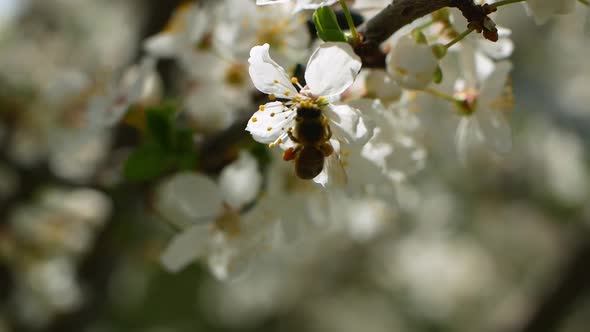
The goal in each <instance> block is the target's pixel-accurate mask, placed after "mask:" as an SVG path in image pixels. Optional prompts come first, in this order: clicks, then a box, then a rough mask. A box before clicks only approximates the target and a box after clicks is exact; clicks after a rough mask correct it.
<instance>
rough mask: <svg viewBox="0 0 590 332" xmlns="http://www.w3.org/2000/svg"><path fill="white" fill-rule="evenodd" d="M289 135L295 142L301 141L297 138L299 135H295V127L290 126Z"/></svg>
mask: <svg viewBox="0 0 590 332" xmlns="http://www.w3.org/2000/svg"><path fill="white" fill-rule="evenodd" d="M287 135H289V138H290V139H291V140H292V141H293V142H295V143H301V141H299V139H297V137H295V135H293V128H289V130H288V131H287Z"/></svg>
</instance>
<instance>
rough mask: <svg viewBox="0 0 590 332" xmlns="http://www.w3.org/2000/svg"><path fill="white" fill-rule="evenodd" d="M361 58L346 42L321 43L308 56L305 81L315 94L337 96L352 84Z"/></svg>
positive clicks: (359, 67)
mask: <svg viewBox="0 0 590 332" xmlns="http://www.w3.org/2000/svg"><path fill="white" fill-rule="evenodd" d="M360 70H361V59H360V58H359V57H358V56H357V55H356V54H355V53H354V51H353V49H352V47H351V46H350V45H348V44H347V43H331V42H330V43H325V44H322V45H321V46H320V47H319V48H318V49H317V50H316V51H315V52H314V53H313V54H312V56H311V57H310V58H309V62H308V63H307V68H306V70H305V82H306V83H307V86H308V87H309V90H310V92H311V93H312V94H313V95H315V96H327V97H329V96H337V95H339V94H341V93H342V92H344V90H346V89H348V87H349V86H351V85H352V83H353V82H354V79H355V78H356V75H357V74H358V73H359V71H360Z"/></svg>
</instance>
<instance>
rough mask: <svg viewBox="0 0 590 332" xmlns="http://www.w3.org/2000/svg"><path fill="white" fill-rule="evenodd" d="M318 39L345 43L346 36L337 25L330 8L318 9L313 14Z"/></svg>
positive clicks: (334, 15)
mask: <svg viewBox="0 0 590 332" xmlns="http://www.w3.org/2000/svg"><path fill="white" fill-rule="evenodd" d="M313 23H314V25H315V28H316V31H317V34H318V37H319V38H320V39H321V40H323V41H326V42H327V41H335V42H346V35H345V34H344V32H342V30H341V29H340V26H339V25H338V19H337V18H336V14H334V11H333V10H332V8H330V7H325V6H324V7H320V8H318V9H317V10H316V11H315V12H314V13H313Z"/></svg>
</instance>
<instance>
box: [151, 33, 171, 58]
mask: <svg viewBox="0 0 590 332" xmlns="http://www.w3.org/2000/svg"><path fill="white" fill-rule="evenodd" d="M143 49H144V51H145V52H147V53H148V54H150V55H153V56H155V57H160V58H172V57H174V56H176V55H177V53H178V52H179V49H178V36H177V35H176V34H172V33H167V32H162V33H159V34H157V35H154V36H151V37H149V38H147V39H146V40H145V41H144V42H143Z"/></svg>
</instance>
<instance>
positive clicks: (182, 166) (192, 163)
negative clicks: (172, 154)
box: [176, 152, 199, 171]
mask: <svg viewBox="0 0 590 332" xmlns="http://www.w3.org/2000/svg"><path fill="white" fill-rule="evenodd" d="M198 162H199V156H198V155H197V154H196V153H195V152H185V153H183V154H180V155H178V156H177V160H176V163H177V166H178V169H179V170H181V171H190V170H193V169H195V167H196V166H197V164H198Z"/></svg>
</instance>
